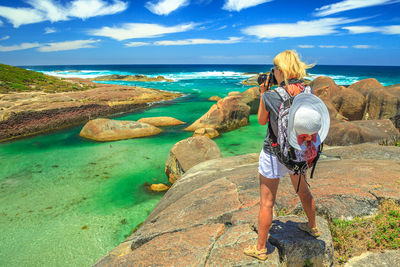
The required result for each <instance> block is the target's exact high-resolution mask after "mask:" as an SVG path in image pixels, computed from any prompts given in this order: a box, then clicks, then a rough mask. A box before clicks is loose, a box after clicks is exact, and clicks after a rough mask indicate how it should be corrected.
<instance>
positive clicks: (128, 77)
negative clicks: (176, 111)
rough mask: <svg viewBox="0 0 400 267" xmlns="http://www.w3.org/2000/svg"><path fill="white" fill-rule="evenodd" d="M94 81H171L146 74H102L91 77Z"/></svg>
mask: <svg viewBox="0 0 400 267" xmlns="http://www.w3.org/2000/svg"><path fill="white" fill-rule="evenodd" d="M93 80H94V81H115V80H117V81H139V82H161V81H165V82H173V80H171V79H166V78H164V77H163V76H161V75H159V76H157V77H147V76H146V75H141V74H137V75H118V74H112V75H104V76H97V77H96V78H94V79H93Z"/></svg>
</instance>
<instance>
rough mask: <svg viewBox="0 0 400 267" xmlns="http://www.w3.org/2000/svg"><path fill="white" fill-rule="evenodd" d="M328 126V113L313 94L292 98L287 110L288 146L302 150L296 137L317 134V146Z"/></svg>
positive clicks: (324, 135)
mask: <svg viewBox="0 0 400 267" xmlns="http://www.w3.org/2000/svg"><path fill="white" fill-rule="evenodd" d="M329 126H330V118H329V111H328V109H327V107H326V106H325V103H324V102H323V101H322V100H321V99H319V98H318V97H317V96H316V95H313V94H305V93H303V94H299V95H297V96H296V97H295V98H294V101H293V104H292V106H291V107H290V109H289V122H288V137H289V144H290V145H291V146H292V147H294V148H296V149H298V150H304V149H305V146H300V145H299V144H298V143H297V136H299V135H301V134H309V135H312V134H314V133H317V142H316V143H315V145H316V146H318V145H319V144H320V143H321V142H323V141H324V140H325V138H326V136H327V135H328V132H329Z"/></svg>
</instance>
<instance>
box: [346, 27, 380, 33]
mask: <svg viewBox="0 0 400 267" xmlns="http://www.w3.org/2000/svg"><path fill="white" fill-rule="evenodd" d="M343 29H345V30H348V31H349V32H350V33H355V34H357V33H369V32H377V31H379V28H377V27H371V26H349V27H343Z"/></svg>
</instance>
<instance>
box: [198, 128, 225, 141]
mask: <svg viewBox="0 0 400 267" xmlns="http://www.w3.org/2000/svg"><path fill="white" fill-rule="evenodd" d="M193 136H205V137H208V138H210V139H212V138H215V137H217V136H219V132H218V131H217V130H215V129H214V128H199V129H196V131H194V133H193Z"/></svg>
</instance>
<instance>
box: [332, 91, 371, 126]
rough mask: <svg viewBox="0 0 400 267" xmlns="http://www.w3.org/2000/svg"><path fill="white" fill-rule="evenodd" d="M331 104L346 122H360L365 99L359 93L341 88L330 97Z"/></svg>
mask: <svg viewBox="0 0 400 267" xmlns="http://www.w3.org/2000/svg"><path fill="white" fill-rule="evenodd" d="M331 103H332V104H333V105H334V107H335V109H336V110H337V111H338V113H340V114H341V115H342V116H344V117H345V118H347V119H348V120H350V121H354V120H362V118H363V115H364V109H365V97H364V96H363V95H362V94H361V93H360V92H358V91H356V90H354V89H352V88H346V87H343V86H341V87H340V91H338V93H337V95H335V96H333V97H331Z"/></svg>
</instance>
